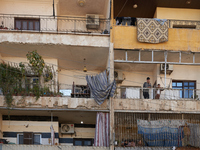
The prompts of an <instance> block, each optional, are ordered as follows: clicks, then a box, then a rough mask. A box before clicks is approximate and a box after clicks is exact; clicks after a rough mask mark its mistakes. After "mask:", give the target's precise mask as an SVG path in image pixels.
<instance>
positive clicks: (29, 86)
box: [25, 77, 39, 90]
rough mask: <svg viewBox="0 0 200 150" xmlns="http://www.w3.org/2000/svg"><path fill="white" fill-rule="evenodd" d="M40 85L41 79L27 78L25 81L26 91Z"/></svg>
mask: <svg viewBox="0 0 200 150" xmlns="http://www.w3.org/2000/svg"><path fill="white" fill-rule="evenodd" d="M38 85H39V78H38V77H26V79H25V87H26V90H30V89H33V88H34V87H37V86H38Z"/></svg>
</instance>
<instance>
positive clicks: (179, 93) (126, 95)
mask: <svg viewBox="0 0 200 150" xmlns="http://www.w3.org/2000/svg"><path fill="white" fill-rule="evenodd" d="M145 92H146V93H148V94H147V95H148V96H146V99H161V100H199V96H200V90H199V89H171V88H159V89H158V88H141V87H119V88H117V92H116V95H115V97H116V98H122V99H145ZM158 93H160V94H159V96H158Z"/></svg>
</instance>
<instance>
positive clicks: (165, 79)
mask: <svg viewBox="0 0 200 150" xmlns="http://www.w3.org/2000/svg"><path fill="white" fill-rule="evenodd" d="M164 55H165V88H166V87H167V84H166V76H167V51H165V53H164Z"/></svg>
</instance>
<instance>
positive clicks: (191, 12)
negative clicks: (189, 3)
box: [154, 7, 200, 21]
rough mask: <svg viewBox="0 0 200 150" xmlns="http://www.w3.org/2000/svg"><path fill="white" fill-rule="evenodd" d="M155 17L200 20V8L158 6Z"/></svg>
mask: <svg viewBox="0 0 200 150" xmlns="http://www.w3.org/2000/svg"><path fill="white" fill-rule="evenodd" d="M154 17H155V18H159V19H177V20H196V21H197V20H200V9H182V8H163V7H157V9H156V12H155V15H154Z"/></svg>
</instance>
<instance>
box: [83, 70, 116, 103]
mask: <svg viewBox="0 0 200 150" xmlns="http://www.w3.org/2000/svg"><path fill="white" fill-rule="evenodd" d="M86 80H87V83H88V86H89V87H90V90H91V92H92V95H93V97H94V100H95V101H96V102H97V104H99V105H101V104H102V103H103V102H104V100H105V99H107V98H108V97H109V96H110V97H113V95H114V93H115V89H116V83H115V81H113V82H112V83H111V84H109V83H108V79H107V73H106V70H105V71H104V72H102V73H100V74H98V75H96V76H86Z"/></svg>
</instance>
